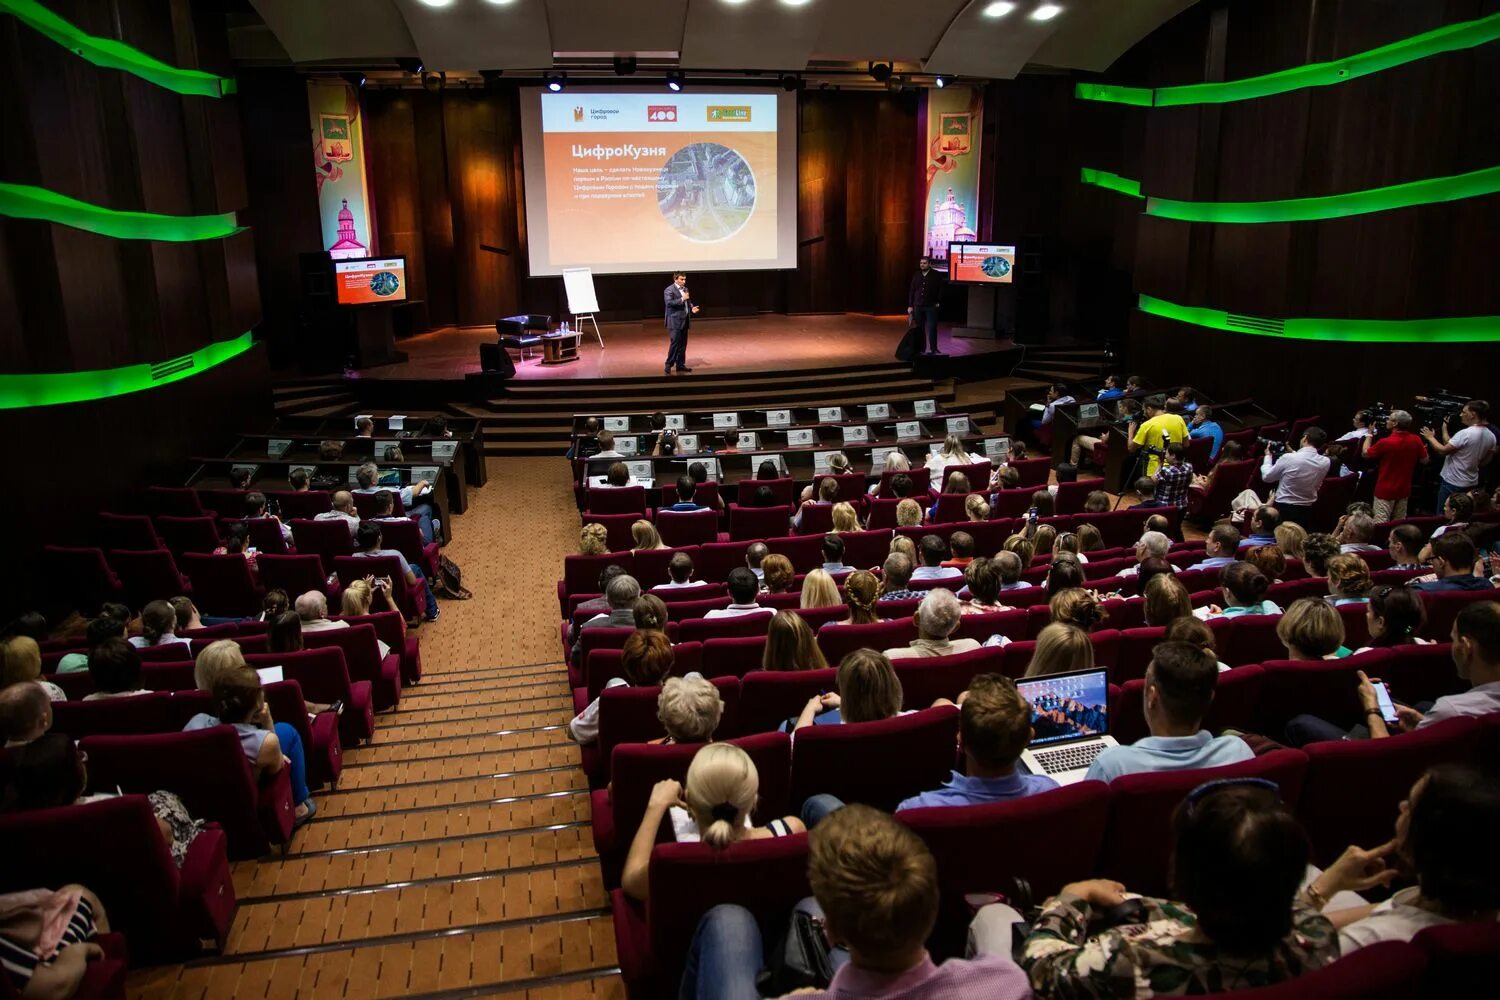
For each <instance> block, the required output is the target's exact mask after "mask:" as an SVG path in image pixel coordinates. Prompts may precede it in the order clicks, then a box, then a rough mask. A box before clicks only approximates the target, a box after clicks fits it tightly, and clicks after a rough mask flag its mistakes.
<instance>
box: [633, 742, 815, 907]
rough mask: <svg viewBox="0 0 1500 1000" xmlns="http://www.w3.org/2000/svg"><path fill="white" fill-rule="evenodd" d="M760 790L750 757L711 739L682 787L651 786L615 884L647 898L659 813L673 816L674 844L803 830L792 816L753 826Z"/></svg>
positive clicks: (723, 843) (719, 842)
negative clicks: (753, 816) (639, 823)
mask: <svg viewBox="0 0 1500 1000" xmlns="http://www.w3.org/2000/svg"><path fill="white" fill-rule="evenodd" d="M759 794H760V775H759V774H758V773H757V772H756V770H755V762H754V761H753V760H751V759H750V755H749V754H747V753H745V751H743V750H741V749H740V748H739V747H737V746H735V745H734V744H733V743H710V744H708V745H707V746H705V747H703V748H702V749H701V750H699V751H698V752H697V753H696V754H695V755H694V756H693V762H692V763H691V764H690V765H688V772H687V782H686V785H685V786H684V785H683V784H679V783H678V782H676V781H672V780H667V781H658V782H657V783H656V787H655V788H653V789H652V790H651V799H650V801H649V802H647V804H646V814H645V815H644V816H642V817H641V825H640V828H639V829H638V830H636V832H635V839H633V840H632V841H631V842H630V853H629V854H627V855H626V857H625V871H624V874H623V875H622V877H621V879H620V887H621V888H622V889H624V890H625V894H626V895H627V896H629V897H631V898H632V899H636V900H639V901H641V902H643V903H644V902H646V901H647V898H648V896H649V895H650V889H651V883H650V879H649V878H648V874H649V870H650V864H651V849H652V848H653V847H655V846H656V832H657V829H658V828H659V827H660V826H661V821H662V819H663V818H670V819H671V821H672V833H673V835H674V836H675V837H676V840H677V842H678V843H694V842H700V841H701V842H702V843H704V844H707V845H708V846H709V847H711V848H713V849H714V850H716V851H722V850H724V849H725V848H726V847H728V846H729V845H731V844H735V843H738V842H739V841H742V840H764V839H767V838H770V837H787V836H790V835H791V834H794V833H803V832H805V831H806V829H807V828H806V827H805V826H803V825H802V821H801V820H800V819H798V818H797V817H796V816H784V817H782V818H781V819H773V820H771V821H770V822H769V823H767V824H766V825H765V826H754V825H752V822H751V819H750V814H751V813H752V812H753V811H754V810H755V803H756V799H757V797H758V796H759Z"/></svg>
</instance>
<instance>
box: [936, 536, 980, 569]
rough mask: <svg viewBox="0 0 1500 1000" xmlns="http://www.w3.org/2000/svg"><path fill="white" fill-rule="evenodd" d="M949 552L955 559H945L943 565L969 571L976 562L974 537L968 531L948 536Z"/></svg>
mask: <svg viewBox="0 0 1500 1000" xmlns="http://www.w3.org/2000/svg"><path fill="white" fill-rule="evenodd" d="M948 551H949V552H951V553H952V555H953V558H951V559H944V560H943V565H944V566H948V567H952V568H953V569H967V568H968V566H969V563H971V562H973V561H974V536H973V535H971V534H969V533H968V532H967V531H955V532H953V533H952V534H951V535H949V536H948Z"/></svg>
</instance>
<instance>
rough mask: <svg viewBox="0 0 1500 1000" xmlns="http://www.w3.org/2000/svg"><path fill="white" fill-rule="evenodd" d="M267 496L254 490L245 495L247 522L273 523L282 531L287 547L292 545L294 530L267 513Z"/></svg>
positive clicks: (282, 538)
mask: <svg viewBox="0 0 1500 1000" xmlns="http://www.w3.org/2000/svg"><path fill="white" fill-rule="evenodd" d="M266 503H267V501H266V495H265V494H264V493H262V492H260V491H259V490H252V491H251V492H249V493H246V494H245V520H247V521H272V522H275V524H276V527H277V528H279V529H280V530H281V540H282V541H283V542H285V543H286V544H287V545H291V544H292V529H291V526H290V525H286V524H282V523H281V518H279V517H277V516H276V515H275V514H268V513H267V512H266Z"/></svg>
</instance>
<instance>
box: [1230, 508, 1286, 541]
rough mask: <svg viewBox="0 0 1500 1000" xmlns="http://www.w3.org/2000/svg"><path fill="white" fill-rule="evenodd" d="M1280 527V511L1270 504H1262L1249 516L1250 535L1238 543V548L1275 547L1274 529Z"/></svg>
mask: <svg viewBox="0 0 1500 1000" xmlns="http://www.w3.org/2000/svg"><path fill="white" fill-rule="evenodd" d="M1280 525H1281V510H1280V508H1277V507H1273V506H1272V505H1270V504H1262V505H1261V506H1259V507H1257V508H1255V513H1253V514H1251V515H1250V534H1248V535H1247V536H1245V537H1244V538H1243V539H1242V540H1241V541H1240V548H1242V549H1248V548H1249V547H1250V546H1252V545H1275V544H1276V529H1277V528H1278V527H1279V526H1280Z"/></svg>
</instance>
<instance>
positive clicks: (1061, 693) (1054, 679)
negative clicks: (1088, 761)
mask: <svg viewBox="0 0 1500 1000" xmlns="http://www.w3.org/2000/svg"><path fill="white" fill-rule="evenodd" d="M1016 690H1018V691H1020V692H1021V697H1023V698H1025V699H1026V702H1027V704H1029V705H1030V706H1031V726H1032V728H1033V729H1035V730H1036V735H1035V736H1033V737H1032V740H1031V743H1030V744H1029V746H1030V747H1031V748H1032V749H1035V748H1037V747H1045V746H1050V745H1052V744H1054V743H1062V742H1064V741H1066V740H1075V739H1079V738H1081V737H1085V736H1104V735H1106V734H1108V733H1109V672H1108V671H1107V670H1102V669H1101V670H1078V671H1074V672H1072V673H1066V674H1049V675H1048V676H1045V677H1032V678H1028V679H1026V680H1019V681H1016Z"/></svg>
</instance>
